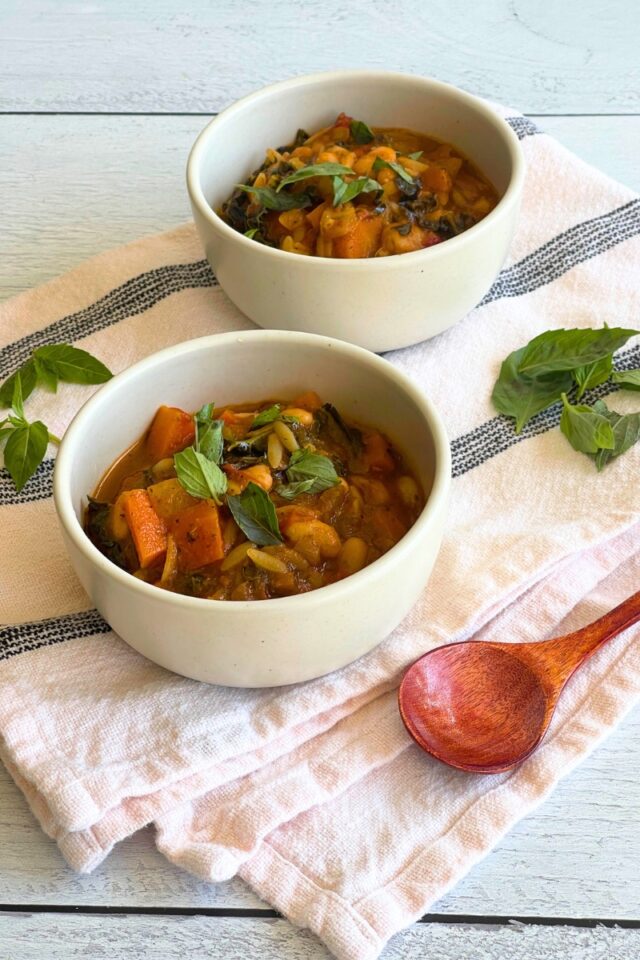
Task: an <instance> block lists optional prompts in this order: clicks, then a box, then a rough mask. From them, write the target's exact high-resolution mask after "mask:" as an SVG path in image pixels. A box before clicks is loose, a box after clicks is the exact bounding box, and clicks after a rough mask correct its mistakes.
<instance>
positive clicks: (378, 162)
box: [371, 157, 414, 183]
mask: <svg viewBox="0 0 640 960" xmlns="http://www.w3.org/2000/svg"><path fill="white" fill-rule="evenodd" d="M385 167H388V168H389V170H393V172H394V173H396V174H397V175H398V176H399V177H402V179H403V180H406V181H407V183H413V182H414V177H412V176H411V174H410V173H409V171H408V170H405V168H404V167H403V166H402V164H401V163H393V161H391V160H383V159H382V157H376V158H375V160H374V161H373V166H372V168H371V169H372V170H383V169H384V168H385Z"/></svg>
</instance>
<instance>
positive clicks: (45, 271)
mask: <svg viewBox="0 0 640 960" xmlns="http://www.w3.org/2000/svg"><path fill="white" fill-rule="evenodd" d="M639 27H640V7H639V6H638V5H637V4H631V3H630V2H629V0H609V2H608V3H607V4H601V3H598V2H597V0H565V2H564V3H562V4H558V5H554V7H553V10H551V9H550V7H549V5H548V4H542V3H538V2H534V0H483V2H481V3H479V4H475V5H471V4H469V3H468V2H465V0H448V2H445V0H432V2H431V3H429V4H425V3H423V2H418V0H406V2H405V3H403V4H402V5H400V6H398V5H396V6H390V5H389V4H386V3H385V4H383V3H382V2H381V0H351V2H350V3H349V4H348V5H345V4H343V3H340V2H338V0H325V2H324V3H323V4H317V3H314V2H311V0H297V2H294V0H271V2H269V3H266V2H265V3H257V2H253V3H248V4H242V5H241V4H239V3H238V2H237V0H235V2H234V0H217V2H216V3H215V4H205V3H202V2H200V3H198V2H196V3H194V4H189V5H185V4H183V3H181V2H179V0H136V3H131V2H130V0H108V2H104V0H82V2H79V0H77V2H74V3H67V4H60V3H57V2H56V0H26V2H25V0H4V2H3V3H2V4H0V298H4V297H6V296H10V295H12V294H13V293H16V292H19V291H21V290H24V289H26V288H28V287H30V286H33V285H34V284H37V283H40V282H43V281H44V280H46V279H49V278H50V277H52V276H54V275H56V274H58V273H60V272H62V271H64V270H66V269H68V268H70V267H71V266H73V265H75V264H76V263H78V262H79V261H81V260H83V259H85V258H86V257H88V256H91V255H93V254H95V253H98V252H100V251H102V250H105V249H108V248H109V247H112V246H116V245H118V244H120V243H124V242H127V241H129V240H133V239H137V238H138V237H140V236H142V235H144V234H147V233H154V232H156V231H160V230H164V229H169V228H170V227H173V226H175V225H177V224H178V223H181V222H183V221H185V220H186V219H188V218H189V208H188V202H187V197H186V191H185V188H184V165H185V161H186V155H187V151H188V148H189V146H190V144H191V142H192V140H193V138H194V136H195V134H196V133H197V132H198V131H199V130H200V129H201V127H202V126H203V125H204V123H205V122H206V120H207V116H208V115H210V114H211V113H212V112H215V111H217V110H219V109H221V108H222V107H224V106H225V105H226V104H228V103H229V102H231V101H232V100H234V99H236V98H237V97H238V96H240V95H242V94H244V93H246V92H249V91H251V90H253V89H256V88H257V87H259V86H260V85H262V84H264V83H267V82H272V81H274V80H277V79H281V78H284V77H287V76H292V75H295V74H296V73H300V72H309V71H311V70H319V69H331V68H335V67H337V66H338V67H347V66H352V67H365V66H370V67H376V68H380V67H383V68H388V69H402V70H406V71H409V72H418V73H427V74H431V75H433V76H438V77H440V78H441V79H444V80H449V81H451V82H454V83H458V84H459V85H461V86H465V87H466V88H467V89H470V90H472V91H473V92H475V93H478V94H480V95H483V96H487V97H489V98H492V99H494V100H498V101H501V102H503V103H507V104H510V105H513V106H514V107H516V108H518V109H520V110H523V111H524V112H526V113H528V114H529V115H531V116H533V118H534V119H535V120H536V121H537V122H538V123H539V125H540V126H542V127H543V128H544V129H546V130H547V131H548V132H549V133H551V134H552V135H554V136H557V137H558V139H559V140H560V141H561V142H563V143H565V145H566V146H568V147H569V148H570V149H573V150H574V151H575V152H576V153H578V154H579V155H580V156H582V157H583V158H584V159H585V160H587V161H588V162H591V163H593V164H595V165H596V166H599V167H600V168H601V169H603V170H605V171H606V172H607V173H609V175H611V176H613V177H615V178H617V179H619V180H622V181H623V182H625V183H627V184H628V185H629V186H631V187H634V188H635V189H639V190H640V171H639V168H638V163H637V154H638V143H639V142H640V105H639V100H640V97H639V89H640V85H639V83H638V78H639V73H640V70H639V66H640V62H639V60H638V57H637V37H638V33H639ZM2 111H4V114H3V113H2ZM96 113H97V114H101V115H100V116H96V115H95V114H96ZM114 113H121V114H132V113H133V114H139V115H136V116H113V115H110V114H114ZM167 113H169V114H172V115H162V114H167ZM634 113H635V114H636V115H635V116H630V115H629V114H634ZM43 114H44V115H43ZM65 114H70V115H65ZM158 114H160V115H158ZM179 114H198V115H188V116H185V115H179ZM576 114H580V115H579V116H576ZM1 695H2V694H1V691H0V696H1ZM639 769H640V717H639V716H637V715H636V716H635V717H631V718H629V719H628V720H627V721H626V723H624V724H623V725H622V726H621V727H620V729H619V730H618V731H616V733H615V734H614V735H613V736H612V737H610V738H609V739H608V741H607V742H606V743H605V744H604V745H603V746H602V747H601V748H600V749H599V750H598V751H597V752H596V753H595V754H594V755H593V756H592V757H590V758H589V759H588V760H587V761H586V762H585V763H584V764H583V765H582V767H580V768H579V769H578V770H577V771H575V772H574V773H573V774H572V776H571V777H570V778H569V779H568V780H567V781H565V782H563V783H561V784H560V785H559V787H558V789H557V790H556V791H555V793H554V794H553V796H552V797H551V798H550V799H549V800H548V801H547V802H546V803H545V805H544V806H543V807H541V808H540V809H539V810H538V811H536V812H535V813H534V814H533V815H531V816H529V817H528V818H527V819H526V820H524V821H523V822H522V823H520V824H519V825H518V826H517V827H516V829H515V830H513V831H512V832H511V833H510V834H509V835H508V836H507V837H506V838H505V839H504V840H503V841H502V843H501V844H500V845H499V846H498V848H497V849H496V850H495V851H494V852H493V853H492V854H491V855H490V856H489V857H488V858H487V859H486V860H485V861H483V862H482V863H481V864H479V865H478V866H477V867H476V868H475V869H474V871H473V872H472V873H471V874H470V876H469V877H467V878H466V879H465V880H463V881H462V882H461V883H460V884H458V886H457V887H456V888H455V890H454V891H452V892H451V893H450V894H448V895H447V897H445V898H443V899H442V900H441V901H440V902H438V903H437V904H434V906H433V908H432V910H433V912H434V913H439V914H443V915H447V916H450V917H452V918H453V917H455V916H456V915H458V916H460V915H471V916H478V917H483V916H484V917H488V916H497V917H500V916H521V917H523V916H534V917H541V918H545V917H546V918H554V917H559V918H562V917H565V918H569V919H571V918H581V917H582V918H614V919H627V920H636V921H637V920H639V919H640V871H639V870H638V864H639V863H640V831H638V828H637V818H638V811H639V810H640V778H639V777H638V773H637V771H638V770H639ZM0 904H3V905H4V906H5V910H6V908H7V907H9V908H11V907H14V908H15V907H18V906H26V907H29V906H30V907H32V908H33V907H35V906H43V905H44V906H47V905H49V906H51V905H59V906H63V907H66V908H72V907H79V908H80V909H82V908H83V907H85V908H86V907H91V906H110V907H115V908H123V909H125V908H131V907H141V908H144V909H147V908H154V907H155V908H158V907H164V908H169V909H173V910H179V909H181V908H187V907H188V908H193V907H198V908H212V907H213V908H218V909H229V908H236V909H237V908H245V909H246V908H250V909H259V908H260V907H261V906H263V905H262V904H261V902H260V901H259V900H258V899H257V898H256V897H255V896H253V894H252V893H251V892H250V891H248V890H247V888H246V887H245V886H244V885H243V884H242V883H241V882H240V881H233V882H231V883H227V884H219V885H216V886H213V885H208V884H204V883H201V882H200V881H197V880H196V879H194V878H192V877H190V876H188V875H187V874H185V873H182V872H180V871H178V870H177V869H174V868H173V867H172V866H171V865H170V864H168V863H167V862H166V861H165V860H164V859H163V858H162V857H161V856H160V855H159V854H158V853H157V851H156V850H155V847H154V845H153V836H152V833H151V831H150V830H147V831H142V832H141V833H140V834H138V835H137V836H136V837H133V838H130V839H129V840H127V841H125V842H124V843H123V844H121V845H119V846H118V847H117V848H116V850H115V851H114V852H113V854H112V855H111V856H110V857H109V859H108V860H107V861H106V863H105V864H103V865H102V867H101V868H99V869H98V870H97V871H96V872H95V873H94V874H93V875H91V876H88V877H78V876H76V875H74V874H73V873H72V872H71V871H70V870H69V869H68V868H67V867H66V866H65V864H64V862H63V860H62V858H61V857H60V855H59V854H58V852H57V849H56V847H55V845H54V844H53V843H52V842H51V841H49V840H48V839H47V838H46V837H45V836H44V835H43V834H42V833H41V832H40V830H39V828H38V827H37V825H36V824H35V821H34V820H33V818H32V817H31V814H30V813H29V811H28V809H27V808H26V805H25V804H24V801H23V800H22V798H21V795H20V794H19V792H18V791H17V790H16V788H15V787H14V786H13V784H12V783H11V782H10V780H9V778H8V776H7V775H6V774H5V773H4V771H2V773H0ZM639 936H640V934H639V933H638V932H637V931H621V930H611V929H604V928H601V929H594V930H591V929H577V928H575V927H574V928H571V927H569V928H566V927H553V928H552V927H545V926H536V927H527V928H523V929H522V928H519V927H505V926H489V927H486V926H485V927H482V926H474V927H469V926H467V925H464V926H463V925H458V924H455V925H453V924H444V925H443V924H436V925H418V926H416V927H414V928H412V929H411V930H410V931H408V932H406V933H405V934H403V935H400V936H399V937H397V938H395V940H394V942H393V943H392V945H391V946H390V948H389V949H388V950H387V951H386V952H385V960H392V958H395V957H398V958H399V957H403V958H404V957H416V958H417V957H423V956H428V957H429V958H430V960H445V958H447V960H448V958H456V960H466V958H471V957H473V960H479V958H483V960H484V958H485V957H487V958H491V960H492V958H496V960H498V958H499V960H520V958H523V960H524V958H527V960H533V958H534V957H535V958H538V957H543V956H544V957H553V958H554V960H555V958H556V957H562V958H563V960H574V958H575V960H578V958H580V960H582V958H585V960H592V958H593V960H595V958H596V957H597V958H600V957H602V958H604V957H607V958H620V960H632V958H635V957H637V956H640V940H639V939H638V938H639ZM190 952H192V953H196V952H197V954H198V955H202V956H207V957H210V958H213V960H217V958H221V957H224V958H227V957H228V958H234V957H246V956H247V955H251V954H254V955H256V956H259V957H264V958H270V957H274V958H275V957H277V958H279V960H293V958H299V957H306V958H320V957H325V956H327V954H326V951H324V949H323V948H322V947H321V946H320V945H319V944H318V942H317V941H316V940H315V939H314V938H313V937H311V936H309V935H306V934H304V933H300V932H299V931H294V930H293V928H291V927H290V926H289V925H288V924H286V923H285V922H284V921H280V920H276V921H273V920H265V919H264V918H249V917H243V918H221V917H206V918H202V917H188V918H184V917H182V918H181V917H160V916H127V917H115V916H90V917H88V916H77V915H68V914H64V915H57V914H51V913H46V912H45V913H32V914H31V915H29V914H28V913H27V914H15V913H11V912H5V913H0V960H5V958H6V960H25V958H29V960H31V958H36V957H42V958H46V960H58V958H59V957H60V958H62V957H64V960H68V958H69V960H73V958H75V957H83V958H85V957H86V958H93V957H96V958H98V957H103V956H105V957H106V956H108V957H109V958H111V960H125V957H126V958H127V960H136V958H137V957H145V958H147V957H148V958H155V957H158V958H160V957H161V958H162V960H172V958H173V957H183V956H186V955H187V954H188V953H190Z"/></svg>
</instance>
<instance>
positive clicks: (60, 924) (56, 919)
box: [0, 914, 640, 960]
mask: <svg viewBox="0 0 640 960" xmlns="http://www.w3.org/2000/svg"><path fill="white" fill-rule="evenodd" d="M0 942H2V944H3V949H4V956H7V957H10V958H11V960H39V958H42V960H76V958H78V960H80V958H83V960H86V958H87V957H98V956H100V957H102V956H105V957H106V956H108V957H109V958H110V960H138V958H140V960H142V958H144V960H181V958H183V957H186V956H190V955H192V953H194V952H196V951H197V954H196V955H205V956H206V957H207V958H209V960H217V958H224V960H245V958H246V957H250V956H259V957H260V958H261V960H282V958H283V957H287V960H303V958H304V960H329V958H330V956H331V955H330V954H329V952H328V951H327V950H326V948H325V947H324V946H323V945H322V944H321V943H320V942H319V941H318V940H317V939H316V938H315V937H314V936H313V934H310V933H308V932H307V931H304V930H296V929H294V928H293V927H292V926H290V925H289V924H288V923H287V922H286V921H284V920H275V919H253V918H230V917H197V916H196V917H159V916H154V917H145V916H127V917H121V916H109V917H105V916H100V917H95V916H82V915H80V916H74V915H68V914H67V915H56V914H35V915H29V914H4V915H0ZM203 951H204V953H203ZM639 951H640V931H638V930H621V929H619V928H618V929H615V928H607V927H598V928H596V929H591V930H590V929H580V928H576V927H568V926H524V925H521V924H509V925H506V924H505V925H496V926H488V925H482V924H473V925H472V924H456V925H450V924H440V923H436V924H417V925H415V926H413V927H411V928H410V929H409V930H406V931H404V932H403V933H399V934H397V935H396V936H395V937H393V938H392V940H391V941H390V943H389V945H388V946H387V948H386V949H385V950H384V953H383V955H382V956H383V958H384V960H406V958H407V957H431V958H433V960H478V958H479V957H496V958H497V957H501V958H502V957H508V958H509V960H532V958H533V957H562V958H563V960H600V958H602V957H612V958H623V957H635V956H638V952H639Z"/></svg>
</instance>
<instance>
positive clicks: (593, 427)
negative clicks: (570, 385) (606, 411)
mask: <svg viewBox="0 0 640 960" xmlns="http://www.w3.org/2000/svg"><path fill="white" fill-rule="evenodd" d="M562 403H563V410H562V416H561V417H560V429H561V430H562V432H563V433H564V435H565V437H566V438H567V440H568V441H569V443H570V444H571V446H572V447H573V449H574V450H579V451H580V452H581V453H597V452H598V450H601V449H604V450H613V448H614V445H615V442H614V436H613V427H612V426H611V424H610V423H609V420H608V419H607V417H605V416H603V415H602V414H601V413H597V412H596V411H595V410H594V408H593V407H588V406H586V405H585V404H584V403H577V404H575V405H574V404H572V403H569V401H568V400H567V395H566V393H563V394H562Z"/></svg>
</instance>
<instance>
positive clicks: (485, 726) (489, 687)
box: [399, 592, 640, 773]
mask: <svg viewBox="0 0 640 960" xmlns="http://www.w3.org/2000/svg"><path fill="white" fill-rule="evenodd" d="M638 620H640V592H638V593H634V595H633V596H632V597H629V598H628V599H627V600H625V601H624V603H621V604H620V606H619V607H616V608H615V609H614V610H612V611H611V612H610V613H606V614H605V615H604V616H603V617H600V619H599V620H596V621H595V623H592V624H590V625H589V626H586V627H582V629H581V630H576V631H575V633H568V634H566V635H565V636H563V637H556V638H554V639H553V640H545V641H543V642H541V643H493V642H492V641H483V640H468V641H466V642H464V643H450V644H447V645H446V646H443V647H436V649H435V650H430V651H429V653H426V654H425V655H424V656H423V657H421V658H420V659H419V660H417V661H416V662H415V663H414V664H413V665H412V666H411V667H409V669H408V670H407V672H406V674H405V676H404V679H403V681H402V683H401V685H400V691H399V704H400V714H401V715H402V719H403V721H404V725H405V726H406V728H407V730H408V731H409V733H410V734H411V736H412V737H413V739H414V740H415V741H416V743H417V744H418V746H420V747H422V749H423V750H426V752H427V753H430V754H431V755H432V756H434V757H436V758H437V759H438V760H442V762H443V763H447V764H449V765H450V766H452V767H457V768H458V769H459V770H469V771H472V772H473V773H499V772H500V771H502V770H509V769H510V768H511V767H514V766H515V765H516V764H517V763H521V761H522V760H525V759H526V757H528V756H530V755H531V754H532V753H533V751H534V750H535V749H536V747H538V746H539V744H540V742H541V740H542V738H543V737H544V735H545V733H546V731H547V727H548V726H549V722H550V720H551V717H552V716H553V711H554V710H555V708H556V704H557V702H558V697H559V696H560V693H561V692H562V689H563V687H564V685H565V684H566V682H567V680H568V679H569V677H570V676H571V675H572V674H573V672H574V671H575V670H577V668H578V667H579V666H580V665H581V664H582V663H584V662H585V660H588V659H589V657H590V656H591V655H592V654H593V653H594V652H595V651H596V650H597V649H598V647H601V646H602V645H603V644H604V643H606V642H607V640H611V639H612V638H613V637H615V636H616V635H617V634H618V633H620V632H621V631H622V630H625V629H626V628H627V627H630V626H631V624H633V623H636V621H638Z"/></svg>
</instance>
